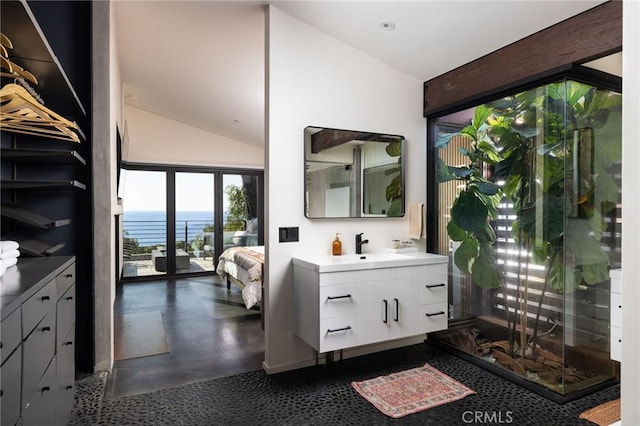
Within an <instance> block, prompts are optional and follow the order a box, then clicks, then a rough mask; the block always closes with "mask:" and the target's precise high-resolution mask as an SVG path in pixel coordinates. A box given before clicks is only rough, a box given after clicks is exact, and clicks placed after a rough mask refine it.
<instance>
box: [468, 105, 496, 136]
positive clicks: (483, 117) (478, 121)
mask: <svg viewBox="0 0 640 426" xmlns="http://www.w3.org/2000/svg"><path fill="white" fill-rule="evenodd" d="M492 113H493V108H491V107H489V106H488V105H479V106H478V107H476V110H475V112H474V114H473V120H471V125H472V126H473V128H474V129H475V133H478V131H479V130H480V129H481V127H482V126H484V125H485V121H487V119H488V118H489V116H490V115H491V114H492Z"/></svg>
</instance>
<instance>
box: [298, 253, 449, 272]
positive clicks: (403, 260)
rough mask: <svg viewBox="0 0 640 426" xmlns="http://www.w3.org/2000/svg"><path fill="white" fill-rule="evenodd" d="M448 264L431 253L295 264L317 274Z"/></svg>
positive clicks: (348, 257)
mask: <svg viewBox="0 0 640 426" xmlns="http://www.w3.org/2000/svg"><path fill="white" fill-rule="evenodd" d="M443 262H447V257H446V256H440V255H437V254H431V253H419V252H413V253H363V254H347V255H342V256H330V255H319V256H304V257H294V258H293V263H294V264H296V265H299V266H302V267H305V268H307V269H311V270H314V271H316V272H340V271H357V270H361V269H376V268H394V267H402V266H415V265H430V264H434V263H443Z"/></svg>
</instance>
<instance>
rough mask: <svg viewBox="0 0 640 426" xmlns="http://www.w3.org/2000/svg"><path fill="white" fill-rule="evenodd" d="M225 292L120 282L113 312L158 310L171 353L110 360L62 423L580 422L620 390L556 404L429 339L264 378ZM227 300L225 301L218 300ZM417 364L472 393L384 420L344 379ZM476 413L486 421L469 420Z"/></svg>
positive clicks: (252, 341)
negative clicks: (111, 369) (109, 371)
mask: <svg viewBox="0 0 640 426" xmlns="http://www.w3.org/2000/svg"><path fill="white" fill-rule="evenodd" d="M225 292H227V290H226V287H224V286H223V285H221V284H220V283H218V285H211V282H210V279H202V278H198V279H189V280H186V279H185V280H177V281H175V282H166V283H160V284H158V283H156V285H155V286H153V284H152V283H144V284H136V285H135V287H134V286H133V285H132V286H131V287H125V288H124V289H123V292H122V293H119V294H118V303H117V309H116V310H117V312H142V311H145V310H153V309H158V306H164V308H163V316H164V318H166V319H167V321H166V322H165V326H166V334H167V340H168V342H169V345H170V348H171V349H172V351H173V353H170V354H165V355H158V356H152V357H145V358H138V359H131V360H123V361H118V362H117V363H116V365H115V369H114V372H115V373H114V374H111V375H107V374H98V375H93V376H86V377H83V378H80V379H79V380H78V381H77V391H76V405H75V407H74V410H73V413H72V418H71V420H70V423H69V424H70V425H296V426H297V425H347V424H350V425H384V424H407V425H444V426H448V425H465V424H509V423H510V424H514V425H540V426H549V425H585V426H586V425H592V423H590V422H588V421H585V420H580V419H579V418H578V416H579V414H580V413H581V412H583V411H585V410H587V409H589V408H592V407H594V406H596V405H598V404H601V403H603V402H606V401H610V400H613V399H616V398H618V397H619V396H620V388H619V385H614V386H611V387H608V388H605V389H602V390H600V391H598V392H596V393H594V394H591V395H589V396H586V397H584V398H581V399H578V400H575V401H572V402H569V403H567V404H564V405H558V404H556V403H554V402H552V401H550V400H548V399H545V398H543V397H541V396H539V395H537V394H535V393H532V392H530V391H528V390H526V389H523V388H520V387H518V386H517V385H515V384H513V383H511V382H509V381H506V380H504V379H502V378H500V377H498V376H496V375H494V374H492V373H489V372H487V371H485V370H483V369H481V368H479V367H477V366H474V365H473V364H470V363H468V362H466V361H463V360H462V359H460V358H457V357H455V356H453V355H451V354H449V353H447V352H444V351H442V350H441V349H438V348H436V347H434V346H431V345H429V344H419V345H414V346H409V347H406V348H400V349H396V350H392V351H385V352H380V353H376V354H371V355H367V356H361V357H357V358H352V359H345V360H343V361H337V362H334V363H331V364H327V365H321V366H317V367H310V368H305V369H300V370H295V371H290V372H285V373H280V374H275V375H267V374H265V373H264V371H262V370H261V361H262V356H263V355H262V350H263V349H262V340H261V339H263V337H262V334H261V332H262V330H261V328H260V316H259V315H255V314H253V315H251V314H250V315H249V316H237V315H239V312H238V311H236V310H234V309H230V310H229V311H227V312H226V313H224V314H223V313H222V310H217V309H215V308H216V307H215V306H212V304H215V303H217V302H219V301H220V300H224V298H223V297H221V295H222V294H224V293H225ZM228 295H230V296H233V294H232V293H230V294H228ZM129 296H136V297H132V298H130V297H129ZM183 302H184V303H183ZM234 303H235V302H234V300H233V297H231V300H226V301H225V302H224V303H221V304H222V305H226V306H228V307H230V308H234V307H237V305H235V304H234ZM216 317H217V318H216ZM254 317H255V318H254ZM251 330H252V331H251ZM252 333H253V334H252ZM178 348H180V349H178ZM258 348H260V349H259V350H258ZM247 349H248V351H247ZM258 352H259V353H258ZM241 353H244V355H240V354H241ZM212 354H213V356H212ZM425 362H428V363H429V364H431V365H432V366H434V367H436V368H438V369H439V370H441V371H442V372H444V373H445V374H448V375H449V376H451V377H453V378H454V379H456V380H458V381H460V382H462V383H464V384H465V385H466V386H468V387H470V388H471V389H473V390H475V391H476V392H477V394H476V395H471V396H468V397H466V398H464V399H462V400H460V401H456V402H453V403H450V404H446V405H442V406H439V407H435V408H432V409H430V410H426V411H422V412H419V413H416V414H412V415H409V416H406V417H403V418H400V419H391V418H389V417H386V416H385V415H384V414H382V413H380V412H379V411H378V410H377V409H376V408H374V407H373V406H372V405H371V404H370V403H369V402H367V401H366V400H365V399H363V398H362V397H360V396H359V395H358V394H357V393H356V392H355V391H354V390H353V388H352V387H351V382H352V381H355V380H365V379H368V378H372V377H377V376H379V375H384V374H389V373H392V372H396V371H401V370H404V369H408V368H414V367H418V366H420V365H423V364H424V363H425ZM477 413H480V414H479V415H480V418H481V419H484V421H476V420H473V419H474V418H476V417H475V416H476V415H477ZM470 416H472V417H470ZM469 419H472V421H471V422H470V421H469Z"/></svg>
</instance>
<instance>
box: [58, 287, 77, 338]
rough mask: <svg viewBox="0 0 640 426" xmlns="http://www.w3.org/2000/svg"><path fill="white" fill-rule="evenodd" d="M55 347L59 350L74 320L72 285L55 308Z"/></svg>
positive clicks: (74, 308) (73, 292) (74, 302)
mask: <svg viewBox="0 0 640 426" xmlns="http://www.w3.org/2000/svg"><path fill="white" fill-rule="evenodd" d="M56 318H57V319H56V347H57V348H59V347H60V345H61V344H62V341H63V339H64V338H65V337H66V336H67V334H68V333H69V329H70V328H71V326H72V325H73V323H74V322H75V318H76V286H75V285H72V286H71V287H70V288H69V289H68V290H67V292H66V293H64V295H63V296H62V297H61V298H60V299H59V300H58V303H57V306H56Z"/></svg>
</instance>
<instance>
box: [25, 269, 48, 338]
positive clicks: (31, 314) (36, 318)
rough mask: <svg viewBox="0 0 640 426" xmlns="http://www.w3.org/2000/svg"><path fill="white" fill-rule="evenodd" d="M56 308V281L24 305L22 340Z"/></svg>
mask: <svg viewBox="0 0 640 426" xmlns="http://www.w3.org/2000/svg"><path fill="white" fill-rule="evenodd" d="M55 306H56V285H55V280H51V281H50V282H49V283H48V284H47V285H45V286H44V287H42V288H41V289H40V290H38V292H37V293H36V294H34V295H33V296H31V297H30V298H29V299H28V300H27V301H26V302H24V304H23V305H22V338H25V337H27V336H28V335H29V333H31V330H33V328H34V327H35V326H36V324H38V323H39V322H40V320H42V318H44V316H45V315H46V314H47V312H49V311H51V310H53V308H54V307H55Z"/></svg>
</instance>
